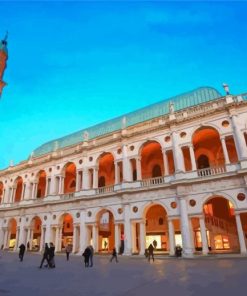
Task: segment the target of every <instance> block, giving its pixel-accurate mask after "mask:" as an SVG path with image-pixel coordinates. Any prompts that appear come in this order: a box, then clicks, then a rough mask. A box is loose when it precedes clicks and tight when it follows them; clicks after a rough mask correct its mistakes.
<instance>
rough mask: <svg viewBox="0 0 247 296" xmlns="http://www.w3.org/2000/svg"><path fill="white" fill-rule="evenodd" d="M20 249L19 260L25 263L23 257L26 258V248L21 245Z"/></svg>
mask: <svg viewBox="0 0 247 296" xmlns="http://www.w3.org/2000/svg"><path fill="white" fill-rule="evenodd" d="M19 249H20V251H19V258H20V261H23V257H24V254H25V250H26V247H25V245H24V244H21V245H20V246H19Z"/></svg>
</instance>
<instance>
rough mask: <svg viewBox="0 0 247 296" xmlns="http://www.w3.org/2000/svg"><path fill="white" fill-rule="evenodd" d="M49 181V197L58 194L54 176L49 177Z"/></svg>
mask: <svg viewBox="0 0 247 296" xmlns="http://www.w3.org/2000/svg"><path fill="white" fill-rule="evenodd" d="M50 179H51V183H50V191H49V193H48V194H51V195H55V194H57V193H58V192H57V191H58V190H57V189H58V186H57V179H56V176H51V177H50Z"/></svg>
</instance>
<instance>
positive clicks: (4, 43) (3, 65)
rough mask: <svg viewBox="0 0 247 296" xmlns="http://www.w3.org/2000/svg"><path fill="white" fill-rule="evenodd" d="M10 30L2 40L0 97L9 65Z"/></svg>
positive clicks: (0, 48) (0, 47)
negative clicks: (4, 75) (8, 43)
mask: <svg viewBox="0 0 247 296" xmlns="http://www.w3.org/2000/svg"><path fill="white" fill-rule="evenodd" d="M7 39H8V31H6V34H5V37H4V39H2V41H0V97H1V94H2V90H3V88H4V86H5V85H6V83H5V82H4V81H3V74H4V71H5V69H6V66H7V59H8V49H7Z"/></svg>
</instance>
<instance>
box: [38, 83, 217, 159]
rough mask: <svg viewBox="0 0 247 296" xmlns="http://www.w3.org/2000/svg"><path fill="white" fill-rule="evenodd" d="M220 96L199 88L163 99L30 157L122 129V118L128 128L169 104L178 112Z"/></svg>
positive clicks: (163, 110)
mask: <svg viewBox="0 0 247 296" xmlns="http://www.w3.org/2000/svg"><path fill="white" fill-rule="evenodd" d="M221 96H222V95H221V94H220V93H219V92H218V91H217V90H216V89H215V88H212V87H200V88H197V89H195V90H193V91H190V92H186V93H183V94H181V95H178V96H175V97H171V98H168V99H165V100H163V101H161V102H158V103H155V104H152V105H149V106H147V107H144V108H142V109H139V110H136V111H133V112H131V113H127V114H124V115H122V116H119V117H117V118H114V119H111V120H108V121H105V122H102V123H100V124H97V125H94V126H91V127H89V128H85V129H82V130H80V131H78V132H75V133H73V134H70V135H67V136H65V137H62V138H59V139H55V140H53V141H50V142H47V143H45V144H43V145H42V146H40V147H38V148H37V149H35V150H34V152H33V154H32V156H33V157H37V156H41V155H43V154H46V153H50V152H52V151H54V150H56V149H59V148H64V147H68V146H71V145H75V144H78V143H81V142H83V141H84V140H83V134H84V133H88V139H89V140H91V139H94V138H97V137H99V136H103V135H106V134H109V133H112V132H115V131H118V130H121V128H122V122H123V118H125V120H124V121H125V126H126V127H129V126H132V125H135V124H137V123H141V122H144V121H147V120H150V119H153V118H156V117H159V116H162V115H166V114H168V113H169V106H170V102H173V103H174V111H175V112H176V111H179V110H182V109H185V108H187V107H191V106H195V105H198V104H202V103H205V102H208V101H211V100H215V99H217V98H219V97H221Z"/></svg>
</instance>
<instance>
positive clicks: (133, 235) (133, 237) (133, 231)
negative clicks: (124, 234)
mask: <svg viewBox="0 0 247 296" xmlns="http://www.w3.org/2000/svg"><path fill="white" fill-rule="evenodd" d="M131 241H132V253H137V247H136V223H135V222H132V223H131Z"/></svg>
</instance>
